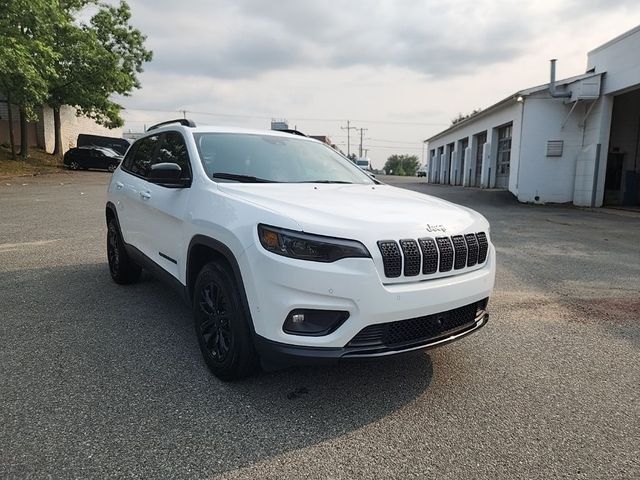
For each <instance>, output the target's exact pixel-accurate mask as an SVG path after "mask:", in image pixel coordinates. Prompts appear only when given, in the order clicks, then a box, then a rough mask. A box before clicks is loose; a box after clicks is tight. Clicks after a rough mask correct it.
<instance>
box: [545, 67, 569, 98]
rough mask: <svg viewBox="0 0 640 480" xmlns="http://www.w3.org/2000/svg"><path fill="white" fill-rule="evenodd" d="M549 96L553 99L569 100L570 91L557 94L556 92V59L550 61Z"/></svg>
mask: <svg viewBox="0 0 640 480" xmlns="http://www.w3.org/2000/svg"><path fill="white" fill-rule="evenodd" d="M549 95H551V96H552V97H553V98H569V97H571V91H566V92H558V91H556V59H555V58H552V59H551V78H550V81H549Z"/></svg>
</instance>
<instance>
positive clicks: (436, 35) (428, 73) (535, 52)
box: [122, 0, 640, 166]
mask: <svg viewBox="0 0 640 480" xmlns="http://www.w3.org/2000/svg"><path fill="white" fill-rule="evenodd" d="M130 4H131V7H132V10H133V19H132V22H133V23H134V24H135V25H136V26H137V27H138V28H140V29H141V30H142V31H143V33H145V34H146V35H147V36H148V42H149V46H150V47H151V48H152V49H153V50H154V60H153V62H152V63H151V64H149V65H147V66H146V67H145V70H146V72H145V73H144V74H143V75H142V76H141V81H142V85H143V88H142V90H140V91H137V92H134V94H133V95H132V96H131V97H128V98H126V99H123V100H122V103H123V104H124V106H125V107H128V108H129V109H130V110H129V111H127V112H126V113H125V116H126V118H127V120H128V121H129V122H128V124H127V126H128V127H129V128H134V129H139V128H141V127H142V125H143V124H144V123H147V124H148V123H151V122H154V121H158V120H162V119H166V118H167V117H169V116H171V115H173V113H171V112H153V111H148V110H150V109H160V110H169V111H172V112H176V114H177V111H178V110H180V109H187V110H189V111H190V112H213V113H217V114H237V115H241V116H237V117H226V116H209V115H201V114H195V113H190V116H192V117H194V118H196V120H198V121H202V122H206V123H217V124H237V125H248V126H253V127H259V128H268V125H269V121H268V119H269V118H271V117H285V118H289V119H290V120H291V123H292V126H293V124H296V125H297V126H298V128H300V129H302V130H303V131H306V132H308V133H310V134H328V135H330V136H332V138H334V140H336V141H338V142H339V143H343V142H345V143H346V138H345V137H343V136H342V135H344V132H343V131H342V130H340V125H341V122H340V121H339V120H346V119H352V120H354V124H355V126H357V127H364V128H368V129H369V130H368V132H367V133H366V135H365V137H368V138H371V140H367V141H366V142H365V145H367V144H368V145H372V146H373V145H376V146H377V147H375V148H372V149H371V151H370V156H371V157H372V158H373V160H374V163H375V164H376V165H377V166H381V165H382V164H383V163H384V159H385V158H386V157H387V156H388V155H389V154H391V153H418V154H420V141H421V140H422V139H424V138H426V137H428V136H429V135H431V134H433V133H435V132H437V131H439V130H441V129H443V128H445V127H446V126H447V124H448V122H449V121H450V119H451V118H453V117H454V116H455V115H456V114H457V113H458V112H468V111H471V110H472V109H473V108H476V107H480V106H481V107H486V106H488V105H490V104H491V103H493V102H494V101H496V100H499V99H501V98H504V97H505V96H507V95H509V94H510V93H513V92H514V91H516V90H518V89H521V88H525V87H528V86H531V85H535V84H539V83H544V82H545V81H546V79H547V69H548V64H547V60H548V59H549V58H551V57H557V58H559V59H560V62H559V73H560V74H561V75H566V76H569V75H574V74H577V73H581V72H582V71H584V66H585V64H586V52H587V51H588V50H590V49H592V48H594V47H596V46H597V45H598V44H600V43H602V42H604V41H606V40H608V39H610V38H612V37H613V36H615V35H618V34H620V33H622V32H623V31H625V30H627V29H629V28H631V27H633V26H634V25H635V24H637V23H638V20H640V5H637V2H628V1H622V2H618V3H617V4H616V5H612V4H610V3H607V2H605V1H603V0H587V1H586V2H578V1H577V0H576V1H564V2H563V1H558V2H554V3H553V4H549V3H548V2H528V3H527V2H510V1H497V2H496V1H490V0H479V1H469V0H453V1H429V2H425V1H420V0H415V1H411V0H380V1H375V2H372V1H366V0H350V1H344V0H339V1H332V2H326V1H325V2H320V1H317V0H305V1H304V2H302V1H293V0H281V1H278V2H266V1H261V0H244V1H243V0H240V1H235V2H225V1H220V0H215V1H205V0H191V1H185V2H175V1H169V0H131V1H130ZM136 108H139V109H144V110H135V109H136ZM311 119H328V120H327V121H320V120H311ZM355 120H359V121H358V122H355ZM373 120H376V121H385V122H389V123H378V122H374V121H373ZM391 122H407V124H403V125H400V124H397V123H391ZM408 123H420V124H423V125H412V124H408ZM342 124H344V122H342ZM382 140H384V141H382ZM393 142H395V143H393ZM409 142H412V143H409ZM383 146H385V147H387V148H383ZM394 147H397V150H394ZM343 149H344V150H346V146H345V147H344V148H343ZM403 149H404V150H403Z"/></svg>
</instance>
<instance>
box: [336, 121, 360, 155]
mask: <svg viewBox="0 0 640 480" xmlns="http://www.w3.org/2000/svg"><path fill="white" fill-rule="evenodd" d="M340 129H341V130H346V131H347V157H348V156H349V155H351V136H350V133H351V130H358V129H357V128H356V127H352V126H351V122H350V121H349V120H347V126H346V127H340Z"/></svg>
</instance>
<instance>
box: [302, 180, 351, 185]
mask: <svg viewBox="0 0 640 480" xmlns="http://www.w3.org/2000/svg"><path fill="white" fill-rule="evenodd" d="M297 183H344V184H349V185H350V184H352V183H353V182H346V181H344V180H305V181H304V182H297Z"/></svg>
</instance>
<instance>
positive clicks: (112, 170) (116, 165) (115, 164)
mask: <svg viewBox="0 0 640 480" xmlns="http://www.w3.org/2000/svg"><path fill="white" fill-rule="evenodd" d="M116 168H118V164H117V163H112V164H110V165H109V166H108V167H107V170H109V171H110V172H111V173H113V172H115V171H116Z"/></svg>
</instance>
